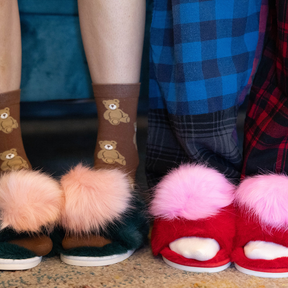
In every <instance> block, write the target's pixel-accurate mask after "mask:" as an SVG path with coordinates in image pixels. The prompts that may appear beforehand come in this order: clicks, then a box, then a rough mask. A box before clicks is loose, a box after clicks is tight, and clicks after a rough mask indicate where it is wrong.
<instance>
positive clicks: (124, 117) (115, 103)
mask: <svg viewBox="0 0 288 288" xmlns="http://www.w3.org/2000/svg"><path fill="white" fill-rule="evenodd" d="M102 103H103V104H104V106H105V108H106V109H107V110H106V111H105V112H104V119H106V120H108V121H109V122H110V123H111V124H112V125H119V124H120V122H123V123H129V122H130V117H129V115H128V114H126V113H124V112H123V111H122V110H121V109H120V108H119V106H120V101H119V100H118V99H114V100H104V101H103V102H102Z"/></svg>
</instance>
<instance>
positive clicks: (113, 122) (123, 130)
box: [93, 83, 140, 181]
mask: <svg viewBox="0 0 288 288" xmlns="http://www.w3.org/2000/svg"><path fill="white" fill-rule="evenodd" d="M139 91H140V83H137V84H93V92H94V97H95V100H96V105H97V111H98V121H99V128H98V136H97V143H96V149H95V154H94V167H95V168H96V169H101V168H104V169H115V168H117V169H120V170H122V171H124V172H126V173H128V175H129V176H130V177H131V179H132V180H133V181H134V179H135V173H136V170H137V167H138V165H139V157H138V150H137V144H136V129H137V122H136V121H137V106H138V98H139Z"/></svg>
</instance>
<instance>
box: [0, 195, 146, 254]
mask: <svg viewBox="0 0 288 288" xmlns="http://www.w3.org/2000/svg"><path fill="white" fill-rule="evenodd" d="M130 206H131V207H132V208H130V209H128V211H126V212H125V213H124V214H123V215H122V217H121V218H120V220H118V221H114V222H113V223H110V224H109V225H108V226H107V227H106V228H105V229H104V230H102V231H100V233H98V234H100V235H101V236H103V237H105V238H107V239H110V240H112V243H111V244H108V245H105V246H104V247H102V248H97V247H81V248H75V249H69V250H64V249H63V248H62V245H61V243H62V240H63V238H64V236H65V231H63V229H61V228H59V227H56V228H55V230H54V231H53V232H52V233H51V234H50V238H51V240H52V241H53V249H52V251H51V252H50V253H49V254H48V255H47V256H46V257H53V256H55V255H58V254H59V253H62V254H65V255H73V256H95V257H97V256H109V255H114V254H123V253H126V252H127V251H128V250H134V249H138V248H140V247H141V246H142V245H143V244H144V243H145V242H146V241H147V235H148V232H149V223H148V218H147V215H146V207H145V204H144V202H143V201H142V199H138V196H137V197H136V196H134V197H133V200H132V201H131V205H130ZM43 233H44V234H45V231H44V229H43ZM29 235H31V234H28V233H20V234H19V233H16V232H15V231H13V230H12V229H7V228H6V229H4V230H2V231H1V232H0V258H4V259H26V258H31V257H35V256H36V255H35V254H34V253H33V252H32V251H30V250H27V249H25V248H23V247H20V246H17V245H14V244H9V243H7V241H9V240H13V239H21V238H26V237H29Z"/></svg>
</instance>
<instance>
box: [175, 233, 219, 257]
mask: <svg viewBox="0 0 288 288" xmlns="http://www.w3.org/2000/svg"><path fill="white" fill-rule="evenodd" d="M169 248H170V249H171V250H172V251H174V252H176V253H177V254H180V255H182V256H183V257H185V258H188V259H195V260H198V261H208V260H210V259H212V258H214V257H215V256H216V254H217V253H218V251H219V250H220V246H219V244H218V242H217V241H216V240H214V239H211V238H200V237H183V238H180V239H177V240H175V241H173V242H172V243H170V244H169Z"/></svg>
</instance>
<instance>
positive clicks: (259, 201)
mask: <svg viewBox="0 0 288 288" xmlns="http://www.w3.org/2000/svg"><path fill="white" fill-rule="evenodd" d="M235 200H236V203H237V204H238V205H239V207H240V209H241V210H242V211H244V212H246V213H248V214H250V215H251V217H253V216H256V217H258V219H259V220H260V224H261V225H262V226H263V227H264V226H271V227H273V228H277V229H281V228H284V229H287V227H288V177H287V176H285V175H280V174H278V175H277V174H269V175H258V176H254V177H251V178H246V179H245V180H244V181H243V182H242V183H241V184H240V186H239V187H238V189H237V190H236V194H235Z"/></svg>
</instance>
